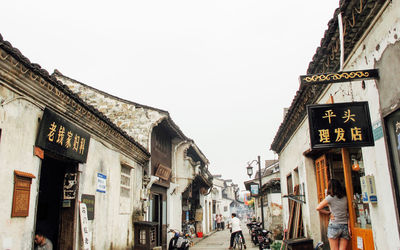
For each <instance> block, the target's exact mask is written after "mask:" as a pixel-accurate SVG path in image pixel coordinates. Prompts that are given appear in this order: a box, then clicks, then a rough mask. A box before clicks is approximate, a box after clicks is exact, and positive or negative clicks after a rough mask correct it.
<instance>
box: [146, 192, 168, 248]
mask: <svg viewBox="0 0 400 250" xmlns="http://www.w3.org/2000/svg"><path fill="white" fill-rule="evenodd" d="M150 196H151V197H150V211H149V216H150V217H149V221H151V222H156V223H158V227H157V246H162V248H163V249H167V194H166V189H165V188H163V187H160V186H157V185H153V186H152V188H151V195H150Z"/></svg>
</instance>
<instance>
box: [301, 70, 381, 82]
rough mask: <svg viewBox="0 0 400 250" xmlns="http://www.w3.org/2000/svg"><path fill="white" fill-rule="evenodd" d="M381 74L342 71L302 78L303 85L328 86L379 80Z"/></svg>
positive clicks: (303, 76) (376, 72)
mask: <svg viewBox="0 0 400 250" xmlns="http://www.w3.org/2000/svg"><path fill="white" fill-rule="evenodd" d="M378 77H379V72H378V70H377V69H369V70H356V71H342V72H335V73H322V74H314V75H302V76H300V83H301V84H327V83H335V82H350V81H361V80H367V79H373V78H378Z"/></svg>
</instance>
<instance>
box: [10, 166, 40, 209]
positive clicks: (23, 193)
mask: <svg viewBox="0 0 400 250" xmlns="http://www.w3.org/2000/svg"><path fill="white" fill-rule="evenodd" d="M34 178H36V177H35V176H34V175H33V174H30V173H26V172H22V171H18V170H14V192H13V201H12V209H11V217H27V216H29V203H30V198H31V184H32V179H34Z"/></svg>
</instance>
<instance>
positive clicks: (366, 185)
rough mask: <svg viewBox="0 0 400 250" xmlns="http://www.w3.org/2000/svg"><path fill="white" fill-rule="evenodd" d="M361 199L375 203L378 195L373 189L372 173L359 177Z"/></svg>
mask: <svg viewBox="0 0 400 250" xmlns="http://www.w3.org/2000/svg"><path fill="white" fill-rule="evenodd" d="M360 182H361V192H362V200H363V202H364V203H368V202H371V203H377V202H378V197H377V195H376V189H375V178H374V176H373V175H367V176H363V177H360Z"/></svg>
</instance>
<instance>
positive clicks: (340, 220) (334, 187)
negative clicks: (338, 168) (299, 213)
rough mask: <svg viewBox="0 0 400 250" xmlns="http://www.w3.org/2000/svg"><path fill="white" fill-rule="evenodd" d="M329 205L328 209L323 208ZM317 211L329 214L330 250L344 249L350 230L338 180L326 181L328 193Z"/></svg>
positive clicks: (344, 194)
mask: <svg viewBox="0 0 400 250" xmlns="http://www.w3.org/2000/svg"><path fill="white" fill-rule="evenodd" d="M325 207H329V211H327V210H325V209H324V208H325ZM317 211H318V212H320V213H323V214H328V215H330V216H331V218H330V220H329V225H328V240H329V246H330V248H331V249H332V250H346V248H347V244H348V243H349V240H350V237H351V232H350V227H349V225H348V221H349V216H348V208H347V197H346V192H345V190H344V189H343V187H342V185H341V184H340V182H339V181H338V180H335V179H331V180H329V182H328V195H327V196H326V197H325V199H324V200H323V201H321V203H319V205H318V206H317Z"/></svg>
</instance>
